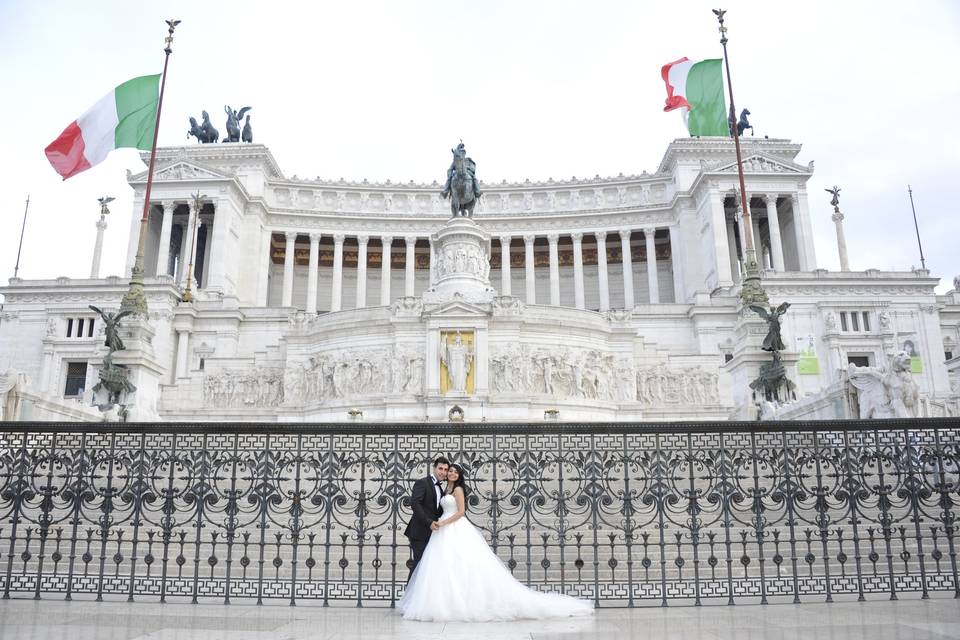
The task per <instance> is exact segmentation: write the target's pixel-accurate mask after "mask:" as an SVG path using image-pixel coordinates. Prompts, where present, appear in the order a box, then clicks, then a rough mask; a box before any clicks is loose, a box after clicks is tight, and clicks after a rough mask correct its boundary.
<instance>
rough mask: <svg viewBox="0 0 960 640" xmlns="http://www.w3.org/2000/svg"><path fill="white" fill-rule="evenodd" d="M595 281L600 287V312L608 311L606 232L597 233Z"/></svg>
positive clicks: (608, 289)
mask: <svg viewBox="0 0 960 640" xmlns="http://www.w3.org/2000/svg"><path fill="white" fill-rule="evenodd" d="M594 235H595V236H596V238H597V281H598V283H599V285H600V311H609V310H610V285H609V284H608V282H607V232H606V231H597V232H596V233H595V234H594Z"/></svg>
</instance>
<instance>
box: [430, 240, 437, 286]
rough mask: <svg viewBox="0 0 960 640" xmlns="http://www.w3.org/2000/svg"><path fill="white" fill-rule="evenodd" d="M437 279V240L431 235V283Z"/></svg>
mask: <svg viewBox="0 0 960 640" xmlns="http://www.w3.org/2000/svg"><path fill="white" fill-rule="evenodd" d="M436 281H437V242H436V240H435V239H434V238H433V236H430V285H429V286H431V287H432V286H433V283H434V282H436Z"/></svg>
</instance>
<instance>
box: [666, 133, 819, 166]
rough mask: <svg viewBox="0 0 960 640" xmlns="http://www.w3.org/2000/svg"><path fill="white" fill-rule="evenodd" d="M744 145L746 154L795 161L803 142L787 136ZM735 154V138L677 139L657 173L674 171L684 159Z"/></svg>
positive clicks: (748, 141)
mask: <svg viewBox="0 0 960 640" xmlns="http://www.w3.org/2000/svg"><path fill="white" fill-rule="evenodd" d="M740 147H741V153H742V155H743V157H748V156H750V155H753V154H763V155H767V156H770V157H773V158H776V159H777V160H780V161H786V162H792V161H793V159H794V158H796V157H797V155H798V154H799V153H800V149H801V145H799V144H795V143H792V142H790V140H789V139H787V138H762V139H755V138H750V137H748V138H741V139H740ZM735 157H736V151H735V149H734V143H733V139H732V138H727V137H722V138H721V137H709V138H676V139H675V140H674V141H673V142H671V143H670V145H669V146H668V147H667V150H666V152H664V154H663V159H662V160H661V161H660V165H659V166H658V167H657V173H658V174H669V173H671V172H672V171H673V169H674V168H675V167H676V164H677V162H678V161H680V160H688V161H696V160H697V159H703V160H707V161H715V160H723V159H733V158H735Z"/></svg>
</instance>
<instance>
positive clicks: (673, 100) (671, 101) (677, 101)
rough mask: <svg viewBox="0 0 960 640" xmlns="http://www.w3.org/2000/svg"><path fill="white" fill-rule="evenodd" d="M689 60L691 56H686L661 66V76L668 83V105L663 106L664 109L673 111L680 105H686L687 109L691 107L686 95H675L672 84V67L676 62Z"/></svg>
mask: <svg viewBox="0 0 960 640" xmlns="http://www.w3.org/2000/svg"><path fill="white" fill-rule="evenodd" d="M687 60H689V58H687V57H686V56H684V57H682V58H680V59H679V60H674V61H673V62H669V63H667V64H665V65H663V66H662V67H661V68H660V77H662V78H663V82H664V84H666V85H667V105H666V106H665V107H664V108H663V110H664V111H673V110H674V109H679V108H680V107H686V108H687V109H690V103H689V102H687V99H686V98H685V97H684V96H675V95H673V85H672V84H670V67H672V66H673V65H675V64H680V63H681V62H686V61H687Z"/></svg>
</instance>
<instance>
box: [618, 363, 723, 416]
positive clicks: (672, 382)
mask: <svg viewBox="0 0 960 640" xmlns="http://www.w3.org/2000/svg"><path fill="white" fill-rule="evenodd" d="M637 400H639V401H640V403H641V404H643V405H644V406H649V407H666V406H670V405H680V404H684V405H694V406H702V405H710V404H718V403H719V402H720V392H719V389H718V387H717V374H716V373H712V372H710V371H705V370H703V369H701V368H699V367H684V368H682V369H676V368H672V367H667V366H665V365H663V364H659V365H656V366H653V367H642V368H640V369H638V370H637Z"/></svg>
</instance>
